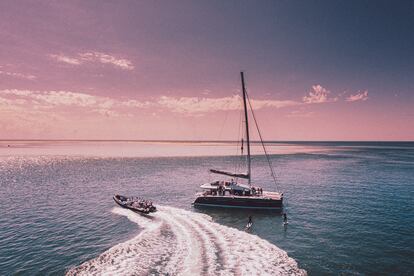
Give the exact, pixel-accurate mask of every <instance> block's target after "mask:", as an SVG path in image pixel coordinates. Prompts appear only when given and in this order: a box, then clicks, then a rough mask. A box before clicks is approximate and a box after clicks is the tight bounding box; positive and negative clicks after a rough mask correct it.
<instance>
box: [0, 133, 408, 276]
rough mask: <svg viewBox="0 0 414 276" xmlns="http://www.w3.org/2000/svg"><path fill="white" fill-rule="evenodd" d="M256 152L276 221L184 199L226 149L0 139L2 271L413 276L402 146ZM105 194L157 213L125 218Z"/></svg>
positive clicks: (226, 162)
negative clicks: (277, 202)
mask: <svg viewBox="0 0 414 276" xmlns="http://www.w3.org/2000/svg"><path fill="white" fill-rule="evenodd" d="M268 149H269V151H270V152H271V160H272V163H273V167H274V168H275V171H276V174H277V180H278V183H277V186H275V184H274V183H273V182H272V181H270V180H271V178H270V174H269V170H268V167H267V162H266V159H265V157H264V156H263V155H259V147H257V146H255V147H254V150H253V151H254V152H255V153H257V155H254V156H253V159H252V162H253V169H252V175H253V179H254V184H256V185H261V186H262V187H263V188H265V189H266V190H277V189H278V190H281V191H283V192H284V194H285V207H286V208H285V210H286V211H287V214H288V218H289V225H288V226H287V227H284V226H283V225H282V218H281V216H280V214H278V213H275V212H264V213H263V212H251V211H235V210H219V209H194V208H193V207H192V206H191V203H192V201H193V200H194V194H195V193H196V192H197V191H198V190H199V189H198V187H199V186H200V185H201V184H203V183H205V182H207V181H210V180H213V179H214V175H211V174H209V173H208V169H209V168H222V169H226V168H227V169H234V166H235V165H234V164H235V163H237V161H239V159H240V157H238V156H236V155H235V154H236V153H237V152H236V148H235V146H234V145H231V144H218V143H193V144H191V143H178V144H177V143H175V144H174V143H140V142H15V141H8V142H7V141H3V142H0V205H1V206H0V207H1V208H0V275H14V274H19V275H35V274H39V275H47V274H50V275H51V274H53V275H55V274H65V273H68V274H82V273H85V274H101V273H108V274H138V275H145V274H155V275H157V274H167V273H169V274H173V275H175V274H193V275H196V274H205V275H211V274H223V275H226V274H245V275H253V274H260V275H265V274H268V275H272V274H275V273H276V272H280V273H292V274H302V273H304V271H306V272H307V273H308V274H309V275H321V274H357V275H377V274H393V275H413V274H414V261H413V260H414V235H413V233H414V143H368V142H367V143H290V144H289V143H274V144H269V145H268ZM115 193H120V194H126V195H137V196H142V197H144V198H148V199H152V200H153V201H154V203H155V204H156V205H159V206H160V210H159V212H157V213H156V214H155V215H154V217H153V218H152V219H150V218H146V217H143V216H140V215H137V214H134V213H132V212H130V211H127V210H124V209H121V208H119V207H116V206H115V204H114V202H113V200H112V196H113V195H114V194H115ZM248 215H253V221H254V225H253V228H252V231H251V233H250V234H249V233H246V232H244V231H243V229H244V226H245V224H246V222H247V217H248ZM286 253H287V255H286ZM301 269H303V270H301Z"/></svg>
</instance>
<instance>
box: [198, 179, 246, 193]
mask: <svg viewBox="0 0 414 276" xmlns="http://www.w3.org/2000/svg"><path fill="white" fill-rule="evenodd" d="M219 187H224V189H225V190H235V191H246V192H247V191H250V190H251V188H250V187H249V186H247V185H244V184H240V183H236V182H234V181H233V182H232V181H214V182H211V183H205V184H203V185H201V186H200V188H201V189H205V190H218V188H219Z"/></svg>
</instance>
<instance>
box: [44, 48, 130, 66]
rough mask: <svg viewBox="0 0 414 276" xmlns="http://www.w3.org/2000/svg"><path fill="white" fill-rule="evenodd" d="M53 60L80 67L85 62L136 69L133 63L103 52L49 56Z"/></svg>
mask: <svg viewBox="0 0 414 276" xmlns="http://www.w3.org/2000/svg"><path fill="white" fill-rule="evenodd" d="M49 57H51V58H52V59H54V60H56V61H58V62H63V63H67V64H71V65H80V64H83V63H85V62H98V63H102V64H109V65H112V66H114V67H116V68H120V69H123V70H133V69H134V68H135V67H134V65H133V64H132V61H130V60H128V59H124V58H117V57H115V56H112V55H109V54H105V53H101V52H95V51H91V52H85V53H78V54H77V55H75V56H66V55H62V54H58V55H57V54H51V55H49Z"/></svg>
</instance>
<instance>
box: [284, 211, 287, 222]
mask: <svg viewBox="0 0 414 276" xmlns="http://www.w3.org/2000/svg"><path fill="white" fill-rule="evenodd" d="M283 223H285V224H286V223H287V215H286V213H283Z"/></svg>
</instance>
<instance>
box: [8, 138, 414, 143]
mask: <svg viewBox="0 0 414 276" xmlns="http://www.w3.org/2000/svg"><path fill="white" fill-rule="evenodd" d="M12 141H14V142H158V143H162V142H164V143H165V142H168V143H237V142H240V141H238V140H183V139H0V142H12ZM260 142H261V141H260V140H253V141H250V143H260ZM329 142H331V143H335V142H336V143H338V142H342V143H378V142H381V143H413V142H414V140H265V141H263V143H329Z"/></svg>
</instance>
